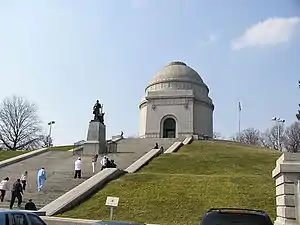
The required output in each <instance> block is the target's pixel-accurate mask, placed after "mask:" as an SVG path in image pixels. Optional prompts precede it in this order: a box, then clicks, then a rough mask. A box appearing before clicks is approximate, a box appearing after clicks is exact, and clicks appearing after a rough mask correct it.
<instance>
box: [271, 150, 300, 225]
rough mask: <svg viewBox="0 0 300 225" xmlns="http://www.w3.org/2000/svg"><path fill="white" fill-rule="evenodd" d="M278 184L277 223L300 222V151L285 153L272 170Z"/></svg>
mask: <svg viewBox="0 0 300 225" xmlns="http://www.w3.org/2000/svg"><path fill="white" fill-rule="evenodd" d="M272 176H273V177H274V178H275V185H276V220H275V222H274V224H275V225H294V224H295V225H296V224H297V225H299V224H300V216H299V215H300V205H299V203H300V201H299V197H300V192H299V191H300V189H299V188H300V186H299V184H300V183H299V180H300V153H289V152H285V153H283V154H282V155H281V156H280V158H279V159H278V160H277V161H276V168H275V169H274V170H273V172H272Z"/></svg>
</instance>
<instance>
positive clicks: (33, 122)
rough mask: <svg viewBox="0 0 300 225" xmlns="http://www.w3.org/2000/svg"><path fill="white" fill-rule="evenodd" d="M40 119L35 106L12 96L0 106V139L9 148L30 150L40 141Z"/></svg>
mask: <svg viewBox="0 0 300 225" xmlns="http://www.w3.org/2000/svg"><path fill="white" fill-rule="evenodd" d="M40 132H41V127H40V120H39V117H38V115H37V106H36V105H35V104H32V103H30V102H28V101H27V100H25V99H23V98H22V97H18V96H13V97H10V98H6V99H4V100H3V102H2V106H1V107H0V141H1V142H2V144H3V146H4V148H6V149H9V150H22V149H24V150H30V149H34V148H36V147H37V146H38V145H39V143H40Z"/></svg>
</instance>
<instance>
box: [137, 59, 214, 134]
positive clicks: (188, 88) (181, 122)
mask: <svg viewBox="0 0 300 225" xmlns="http://www.w3.org/2000/svg"><path fill="white" fill-rule="evenodd" d="M208 93H209V89H208V87H207V85H206V84H205V83H204V82H203V80H202V78H201V77H200V76H199V74H198V73H197V72H196V71H195V70H193V69H192V68H191V67H189V66H187V65H186V64H185V63H183V62H172V63H170V64H169V65H167V66H165V67H164V68H163V69H162V70H161V71H160V72H158V73H157V74H156V76H155V77H154V78H153V80H152V81H151V82H150V84H149V85H148V86H147V87H146V89H145V97H144V98H143V100H142V101H141V103H140V106H139V108H140V137H141V138H177V137H180V136H186V135H193V134H199V135H201V134H204V135H207V136H209V137H212V135H213V110H214V105H213V102H212V100H211V98H210V97H209V96H208Z"/></svg>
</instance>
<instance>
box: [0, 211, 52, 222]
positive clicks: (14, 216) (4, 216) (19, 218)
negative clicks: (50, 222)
mask: <svg viewBox="0 0 300 225" xmlns="http://www.w3.org/2000/svg"><path fill="white" fill-rule="evenodd" d="M0 225H47V224H46V223H45V222H44V221H43V220H42V219H41V218H40V217H39V216H38V215H36V214H35V213H32V212H27V211H21V210H2V209H1V210H0Z"/></svg>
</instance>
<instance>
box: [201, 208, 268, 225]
mask: <svg viewBox="0 0 300 225" xmlns="http://www.w3.org/2000/svg"><path fill="white" fill-rule="evenodd" d="M216 224H217V225H233V224H234V225H273V223H272V221H271V219H270V217H269V216H268V214H267V213H266V212H265V211H262V210H253V209H239V208H213V209H210V210H209V211H208V212H207V213H205V215H204V216H203V218H202V221H201V222H200V225H216Z"/></svg>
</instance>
